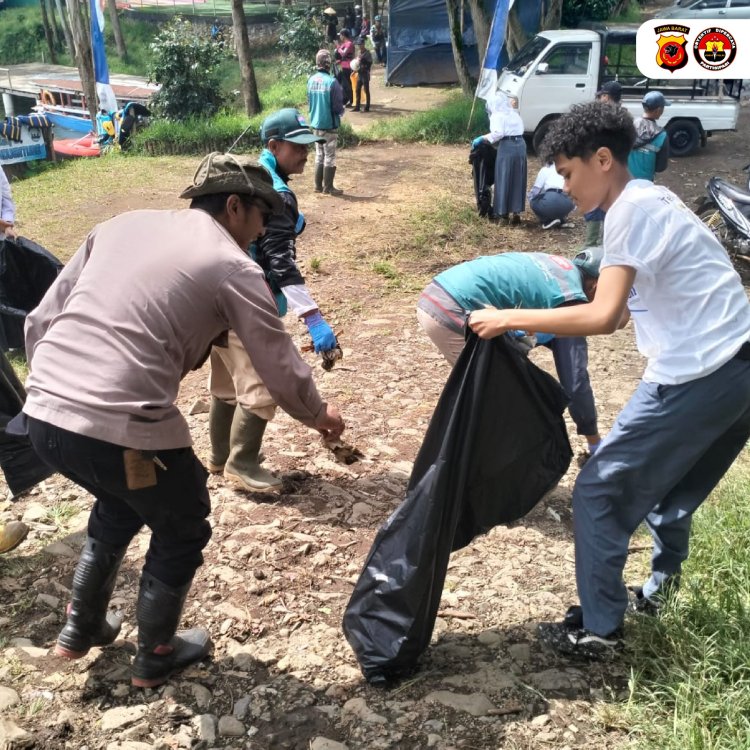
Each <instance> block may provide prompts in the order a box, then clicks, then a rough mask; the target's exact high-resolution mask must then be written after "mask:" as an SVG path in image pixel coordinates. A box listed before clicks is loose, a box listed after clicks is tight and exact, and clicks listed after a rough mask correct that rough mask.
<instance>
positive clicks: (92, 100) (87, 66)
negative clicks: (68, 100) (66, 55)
mask: <svg viewBox="0 0 750 750" xmlns="http://www.w3.org/2000/svg"><path fill="white" fill-rule="evenodd" d="M67 4H68V12H69V13H70V25H71V30H72V33H73V47H74V54H75V59H76V66H77V67H78V74H79V75H80V76H81V86H82V87H83V95H84V96H85V97H86V104H87V106H88V110H89V114H90V115H91V125H92V128H93V127H94V125H95V123H96V115H97V110H98V106H99V105H98V100H97V96H96V78H95V76H94V59H93V56H92V53H91V34H90V32H89V26H88V23H86V19H87V16H86V15H84V6H83V5H82V3H81V2H80V1H79V0H67Z"/></svg>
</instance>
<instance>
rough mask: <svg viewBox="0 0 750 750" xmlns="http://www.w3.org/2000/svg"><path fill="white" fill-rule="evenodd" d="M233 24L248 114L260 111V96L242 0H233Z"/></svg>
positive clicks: (243, 96) (255, 113)
mask: <svg viewBox="0 0 750 750" xmlns="http://www.w3.org/2000/svg"><path fill="white" fill-rule="evenodd" d="M232 25H233V26H234V46H235V47H236V49H237V57H238V59H239V61H240V75H241V76H242V98H243V99H244V100H245V112H246V113H247V114H248V116H252V115H257V114H258V113H259V112H260V97H259V96H258V84H257V83H256V81H255V69H254V68H253V58H252V55H251V54H250V39H249V38H248V35H247V23H246V21H245V9H244V8H243V6H242V0H232Z"/></svg>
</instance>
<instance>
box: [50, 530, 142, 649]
mask: <svg viewBox="0 0 750 750" xmlns="http://www.w3.org/2000/svg"><path fill="white" fill-rule="evenodd" d="M127 549H128V545H125V546H124V547H113V546H111V545H109V544H105V543H104V542H98V541H97V540H96V539H92V538H91V537H88V538H87V539H86V546H85V547H84V548H83V552H81V557H80V559H79V560H78V565H77V567H76V572H75V573H74V575H73V591H72V600H71V602H70V604H69V605H68V621H67V622H66V623H65V627H64V628H63V629H62V630H61V631H60V635H59V636H58V637H57V645H56V646H55V653H56V654H57V655H58V656H63V657H65V658H66V659H80V658H81V657H82V656H85V655H86V654H87V653H88V651H89V649H90V648H91V647H92V646H108V645H109V644H110V643H112V642H113V641H114V640H115V638H117V635H118V634H119V632H120V625H121V622H122V621H121V619H120V618H119V617H118V616H117V615H115V614H113V613H110V614H108V613H107V607H108V606H109V600H110V598H111V597H112V591H113V590H114V588H115V579H116V578H117V571H118V570H119V569H120V565H121V563H122V559H123V557H125V552H126V551H127Z"/></svg>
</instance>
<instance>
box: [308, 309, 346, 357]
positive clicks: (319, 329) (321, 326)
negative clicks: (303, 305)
mask: <svg viewBox="0 0 750 750" xmlns="http://www.w3.org/2000/svg"><path fill="white" fill-rule="evenodd" d="M305 325H306V326H307V330H308V331H310V336H311V337H312V340H313V346H314V347H315V353H316V354H319V353H320V352H327V351H329V350H330V349H335V348H336V347H337V346H338V341H336V335H335V334H334V332H333V329H332V328H331V326H329V325H328V323H326V322H325V320H323V316H322V315H321V314H320V313H319V312H314V313H313V314H312V315H308V316H307V317H306V318H305Z"/></svg>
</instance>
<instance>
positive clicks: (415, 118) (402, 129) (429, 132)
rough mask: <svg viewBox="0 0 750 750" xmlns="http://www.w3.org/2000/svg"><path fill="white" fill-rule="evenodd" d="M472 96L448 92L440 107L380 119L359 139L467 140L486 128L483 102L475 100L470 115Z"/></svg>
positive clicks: (401, 140)
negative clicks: (446, 98) (447, 96)
mask: <svg viewBox="0 0 750 750" xmlns="http://www.w3.org/2000/svg"><path fill="white" fill-rule="evenodd" d="M471 110H472V98H471V97H468V96H464V95H463V94H461V93H456V94H452V95H451V96H450V98H449V99H448V101H447V102H446V103H445V104H443V105H442V106H440V107H435V108H434V109H431V110H428V111H426V112H417V113H416V114H413V115H409V116H408V117H399V118H397V119H393V120H381V121H380V122H378V123H375V124H374V125H373V126H372V127H370V128H368V129H367V130H366V131H364V133H363V134H362V140H363V141H396V142H399V143H433V144H447V143H468V142H470V141H471V140H472V139H473V138H475V137H476V136H478V135H482V134H484V133H486V132H487V129H488V127H489V124H488V121H487V115H486V113H485V110H484V102H483V101H482V100H481V99H477V102H476V105H475V106H474V112H473V114H472V111H471Z"/></svg>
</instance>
